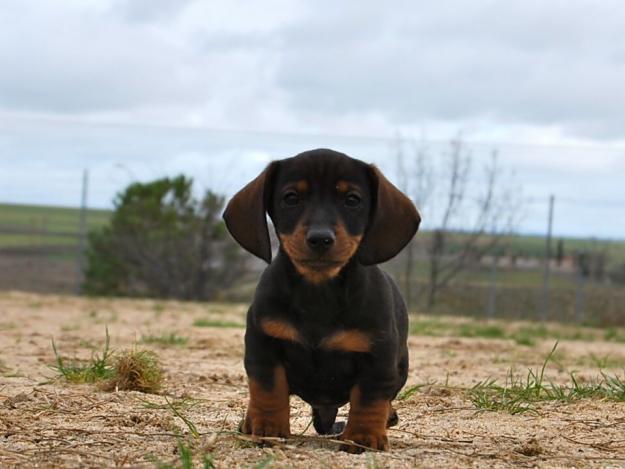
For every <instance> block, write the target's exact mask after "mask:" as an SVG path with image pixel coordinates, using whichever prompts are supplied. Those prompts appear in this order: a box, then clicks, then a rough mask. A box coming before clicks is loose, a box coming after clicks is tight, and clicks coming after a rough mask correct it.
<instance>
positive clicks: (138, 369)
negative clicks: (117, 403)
mask: <svg viewBox="0 0 625 469" xmlns="http://www.w3.org/2000/svg"><path fill="white" fill-rule="evenodd" d="M52 349H53V350H54V355H55V361H56V363H55V365H52V366H51V368H52V369H53V370H55V371H56V372H57V373H58V374H59V375H60V377H62V378H64V379H65V380H66V381H68V382H70V383H78V384H80V383H96V382H99V383H101V384H100V388H101V389H103V390H105V391H139V392H145V393H150V394H155V393H158V392H159V391H160V390H161V386H162V383H163V370H162V368H161V364H160V361H159V358H158V355H157V354H156V353H155V352H153V351H151V350H143V349H139V348H137V347H136V346H135V347H133V348H132V349H129V350H124V351H121V352H113V351H112V350H111V349H110V336H109V332H108V328H106V338H105V341H104V350H103V352H102V353H101V354H98V353H94V354H93V355H92V356H91V359H90V360H88V361H87V362H84V361H78V360H72V361H68V360H66V359H64V358H63V357H62V356H61V354H60V353H59V351H58V349H57V348H56V344H55V342H54V340H53V341H52Z"/></svg>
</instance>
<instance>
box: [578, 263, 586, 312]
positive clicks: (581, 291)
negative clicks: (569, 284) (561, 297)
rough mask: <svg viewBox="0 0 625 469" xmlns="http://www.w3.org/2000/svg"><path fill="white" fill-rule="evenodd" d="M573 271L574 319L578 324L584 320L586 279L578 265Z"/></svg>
mask: <svg viewBox="0 0 625 469" xmlns="http://www.w3.org/2000/svg"><path fill="white" fill-rule="evenodd" d="M576 270H577V272H575V320H576V321H577V323H578V324H581V323H582V322H583V321H584V286H585V284H586V279H585V277H584V273H583V272H582V269H581V267H580V266H577V269H576Z"/></svg>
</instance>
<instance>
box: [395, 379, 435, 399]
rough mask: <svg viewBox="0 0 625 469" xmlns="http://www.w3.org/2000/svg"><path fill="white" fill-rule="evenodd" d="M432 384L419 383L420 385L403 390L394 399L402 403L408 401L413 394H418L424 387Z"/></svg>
mask: <svg viewBox="0 0 625 469" xmlns="http://www.w3.org/2000/svg"><path fill="white" fill-rule="evenodd" d="M432 384H434V383H421V384H415V385H414V386H410V387H408V388H406V389H404V390H403V391H402V392H400V393H399V395H398V396H397V398H396V399H397V400H398V401H404V400H406V399H408V398H409V397H411V396H412V395H413V394H415V393H417V392H419V391H420V390H421V389H423V388H424V387H426V386H431V385H432Z"/></svg>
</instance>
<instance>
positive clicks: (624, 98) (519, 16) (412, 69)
mask: <svg viewBox="0 0 625 469" xmlns="http://www.w3.org/2000/svg"><path fill="white" fill-rule="evenodd" d="M332 5H335V4H334V3H333V4H332ZM315 6H316V7H317V8H314V9H311V10H310V16H309V17H307V18H305V19H302V20H301V22H300V23H298V24H294V25H291V26H290V27H289V28H288V29H287V30H285V31H284V34H285V37H286V40H285V43H287V44H289V47H287V48H285V49H284V53H283V56H282V61H281V65H280V69H279V71H278V73H277V77H278V78H277V79H278V82H279V83H280V85H281V86H282V87H283V88H284V89H285V90H287V94H288V96H289V102H290V103H291V105H292V106H294V107H296V108H298V109H301V110H302V112H305V111H306V110H315V111H319V110H320V111H322V112H327V113H346V112H354V111H356V112H365V111H372V110H375V111H379V112H382V113H384V114H386V115H387V116H389V118H390V119H392V120H393V121H394V122H395V123H396V124H402V123H406V122H411V121H412V122H414V121H425V120H427V119H443V120H462V119H471V118H484V117H486V118H489V119H491V120H492V121H494V122H500V123H522V124H528V123H529V124H533V125H558V124H561V125H563V126H564V127H565V128H566V130H567V131H568V132H570V133H571V134H577V135H580V136H584V137H588V136H590V137H600V138H601V137H612V138H622V137H623V133H622V124H623V122H624V121H625V94H623V93H622V92H621V87H622V85H621V84H622V83H624V82H625V42H623V41H622V25H623V24H625V9H623V8H622V5H621V4H620V3H619V2H616V1H607V2H600V3H596V2H588V1H577V2H565V3H563V2H542V3H536V4H531V5H530V4H528V3H527V2H492V1H476V2H470V3H467V2H455V3H454V6H455V8H453V9H452V8H450V3H449V2H444V3H437V4H435V3H431V2H430V3H428V4H427V5H426V4H422V3H414V2H412V3H404V4H403V8H390V7H389V6H388V5H381V4H380V6H379V7H378V8H370V9H366V8H364V9H363V8H362V7H361V4H355V3H349V6H347V7H346V6H345V4H341V6H343V9H341V10H339V11H336V9H334V15H332V14H330V16H328V15H326V12H328V11H332V10H333V8H332V7H331V5H330V4H329V3H328V4H326V5H320V3H319V2H315ZM339 8H340V7H339ZM302 52H304V53H302Z"/></svg>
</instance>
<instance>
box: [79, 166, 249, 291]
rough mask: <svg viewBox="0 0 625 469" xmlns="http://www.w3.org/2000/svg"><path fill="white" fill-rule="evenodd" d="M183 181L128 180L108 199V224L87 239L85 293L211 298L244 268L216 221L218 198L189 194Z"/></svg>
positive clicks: (238, 252) (180, 178)
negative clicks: (110, 203) (111, 209)
mask: <svg viewBox="0 0 625 469" xmlns="http://www.w3.org/2000/svg"><path fill="white" fill-rule="evenodd" d="M192 184H193V182H192V180H191V179H189V178H186V177H184V176H177V177H175V178H163V179H158V180H156V181H153V182H149V183H138V182H137V183H133V184H131V185H130V186H128V187H127V188H126V189H125V190H124V191H122V192H121V193H119V194H118V195H117V196H116V198H115V200H114V212H113V215H112V216H111V220H110V223H109V225H107V226H105V227H103V228H101V229H98V230H96V231H93V232H91V233H90V235H89V244H88V247H87V252H86V269H85V281H84V284H83V288H84V291H85V293H87V294H94V295H121V296H152V297H159V298H178V299H185V300H200V299H201V300H208V299H214V298H215V297H216V296H217V295H218V293H219V292H220V290H221V289H224V288H227V287H228V286H230V285H231V284H232V283H233V282H234V281H235V280H236V279H238V278H239V277H240V276H241V274H242V273H243V271H244V270H245V259H246V256H245V255H244V254H243V253H242V251H241V250H240V249H239V247H238V246H237V245H236V244H235V243H234V242H233V241H232V240H231V239H230V238H229V237H228V235H227V232H226V229H225V226H224V223H223V222H222V220H221V217H220V215H221V210H222V208H223V205H224V198H223V197H222V196H219V195H216V194H214V193H213V192H211V191H207V192H206V194H205V195H204V197H203V198H202V199H201V200H197V199H196V198H194V197H193V192H192Z"/></svg>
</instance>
